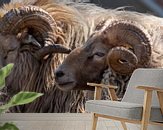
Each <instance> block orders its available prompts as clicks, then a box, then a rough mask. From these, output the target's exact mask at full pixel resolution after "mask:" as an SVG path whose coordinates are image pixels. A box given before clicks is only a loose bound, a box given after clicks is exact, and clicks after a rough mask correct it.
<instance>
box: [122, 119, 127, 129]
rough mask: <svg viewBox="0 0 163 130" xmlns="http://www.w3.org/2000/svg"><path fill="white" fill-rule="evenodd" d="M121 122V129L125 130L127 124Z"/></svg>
mask: <svg viewBox="0 0 163 130" xmlns="http://www.w3.org/2000/svg"><path fill="white" fill-rule="evenodd" d="M121 124H122V127H123V129H124V130H127V126H126V124H125V122H123V121H121Z"/></svg>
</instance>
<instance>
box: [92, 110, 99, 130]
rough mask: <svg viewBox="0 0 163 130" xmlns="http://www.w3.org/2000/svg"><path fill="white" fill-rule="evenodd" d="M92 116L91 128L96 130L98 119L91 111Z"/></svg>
mask: <svg viewBox="0 0 163 130" xmlns="http://www.w3.org/2000/svg"><path fill="white" fill-rule="evenodd" d="M92 118H93V120H92V130H96V126H97V121H98V116H96V114H95V113H93V116H92Z"/></svg>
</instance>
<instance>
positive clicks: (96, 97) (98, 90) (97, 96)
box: [87, 83, 118, 101]
mask: <svg viewBox="0 0 163 130" xmlns="http://www.w3.org/2000/svg"><path fill="white" fill-rule="evenodd" d="M87 85H89V86H94V87H95V94H94V100H100V99H101V92H102V88H106V89H108V92H109V96H110V98H111V100H113V101H117V100H118V98H117V95H116V92H115V89H117V86H112V85H106V84H97V83H87Z"/></svg>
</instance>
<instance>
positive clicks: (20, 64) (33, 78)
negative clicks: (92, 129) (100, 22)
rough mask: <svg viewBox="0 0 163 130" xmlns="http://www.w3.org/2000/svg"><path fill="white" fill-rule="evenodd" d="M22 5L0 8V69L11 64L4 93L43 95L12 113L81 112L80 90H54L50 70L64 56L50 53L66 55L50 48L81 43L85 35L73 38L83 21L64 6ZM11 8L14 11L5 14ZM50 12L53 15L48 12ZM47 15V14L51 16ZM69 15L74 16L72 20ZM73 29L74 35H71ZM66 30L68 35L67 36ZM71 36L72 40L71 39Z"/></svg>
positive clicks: (57, 49)
mask: <svg viewBox="0 0 163 130" xmlns="http://www.w3.org/2000/svg"><path fill="white" fill-rule="evenodd" d="M22 5H23V4H22V3H19V4H17V3H16V4H13V3H10V4H9V5H5V6H4V8H1V10H2V11H1V12H2V14H1V17H2V18H1V21H0V26H1V44H0V46H1V47H0V48H1V57H2V60H1V61H2V66H4V65H5V64H7V63H10V62H14V63H15V65H14V69H13V71H12V73H11V75H10V76H9V77H8V79H7V84H6V85H7V93H8V94H9V95H10V96H12V95H13V94H15V93H17V92H19V91H22V90H25V91H36V92H41V93H44V96H43V97H41V98H40V99H38V101H37V102H34V103H32V104H30V105H25V106H21V107H17V108H16V109H13V110H12V111H14V112H77V111H79V110H81V108H82V104H83V103H82V102H83V93H82V91H73V92H62V91H60V90H58V89H57V88H56V87H55V80H54V70H55V68H56V66H57V65H58V64H60V62H61V61H62V60H63V59H64V55H57V54H55V55H54V53H55V52H63V53H68V52H69V50H67V49H65V48H63V49H62V48H61V49H60V46H59V45H55V46H52V45H53V44H54V43H57V44H64V45H65V46H70V47H71V48H74V47H75V46H76V45H77V44H76V45H74V43H73V42H75V41H76V42H77V41H80V42H78V43H81V42H83V40H84V39H85V36H83V37H82V39H80V38H76V37H78V35H79V33H80V32H81V31H82V26H83V21H82V20H81V19H80V20H79V19H78V16H77V15H76V14H75V13H76V11H75V10H72V11H71V9H69V8H68V7H64V5H57V4H46V5H45V6H43V5H42V6H41V8H43V9H45V10H46V11H47V12H46V11H44V10H43V9H41V8H39V7H33V6H27V7H26V6H22ZM13 7H18V8H16V9H12V10H11V11H9V12H7V11H8V10H10V9H11V8H13ZM52 10H53V11H54V13H53V12H51V11H52ZM48 12H51V15H50V14H49V13H48ZM68 12H69V15H68ZM73 15H74V16H75V17H72V16H73ZM71 17H72V18H71ZM80 17H81V16H80ZM80 17H79V18H80ZM53 18H54V19H55V20H54V19H53ZM78 21H79V22H78ZM80 22H81V24H78V25H79V26H74V23H75V24H77V23H80ZM61 27H62V28H61ZM65 28H66V29H67V30H66V29H65ZM76 28H78V32H75V30H77V29H76ZM80 28H81V30H80ZM62 29H63V30H64V32H63V30H62ZM69 29H71V33H72V34H71V33H68V32H69V31H70V30H69ZM80 34H81V33H80ZM71 36H73V37H74V39H71V38H72V37H71ZM6 39H7V40H6ZM46 41H47V42H46ZM51 44H52V45H51ZM55 47H57V48H55ZM58 47H59V48H58ZM51 48H52V49H54V51H53V50H51Z"/></svg>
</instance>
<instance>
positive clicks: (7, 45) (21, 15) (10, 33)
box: [0, 6, 70, 66]
mask: <svg viewBox="0 0 163 130" xmlns="http://www.w3.org/2000/svg"><path fill="white" fill-rule="evenodd" d="M56 28H57V26H56V22H55V20H54V19H53V18H52V17H51V16H50V15H49V14H48V13H47V12H46V11H44V10H42V9H41V8H39V7H35V6H22V7H19V8H15V9H11V10H10V11H9V12H8V13H6V14H5V15H4V16H3V17H2V18H1V20H0V39H1V44H0V47H1V50H2V51H5V52H4V53H3V52H2V51H1V53H2V54H1V57H2V58H1V59H2V60H1V62H2V66H3V64H5V62H4V61H5V60H6V59H7V60H8V61H7V63H8V62H13V61H14V60H15V58H14V57H15V56H16V54H17V53H16V51H30V52H31V53H32V54H33V56H35V58H36V59H37V60H41V59H43V57H45V56H46V55H50V54H52V53H69V52H70V50H69V49H67V48H65V47H63V46H62V45H59V44H56V43H57V38H58V37H57V35H56V30H55V29H56ZM11 52H14V54H13V53H12V55H14V57H13V56H10V55H7V54H10V53H11ZM10 57H11V58H10Z"/></svg>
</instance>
